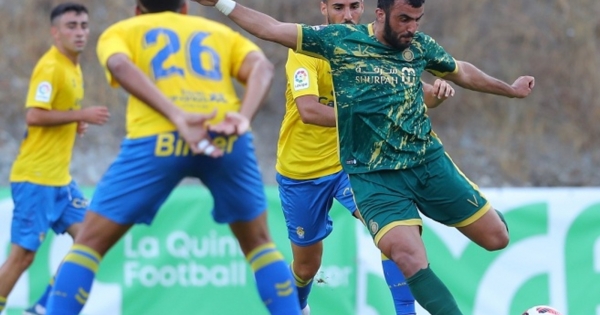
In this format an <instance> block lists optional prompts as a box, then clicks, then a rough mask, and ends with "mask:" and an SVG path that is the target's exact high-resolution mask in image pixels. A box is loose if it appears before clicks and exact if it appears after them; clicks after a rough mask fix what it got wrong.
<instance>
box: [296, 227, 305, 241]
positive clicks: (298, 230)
mask: <svg viewBox="0 0 600 315" xmlns="http://www.w3.org/2000/svg"><path fill="white" fill-rule="evenodd" d="M296 235H298V237H299V238H300V239H303V238H304V228H303V227H301V226H299V227H297V228H296Z"/></svg>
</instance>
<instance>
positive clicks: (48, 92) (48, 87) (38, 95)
mask: <svg viewBox="0 0 600 315" xmlns="http://www.w3.org/2000/svg"><path fill="white" fill-rule="evenodd" d="M51 96H52V84H50V82H48V81H43V82H40V84H38V86H37V89H36V90H35V100H36V101H38V102H50V97H51Z"/></svg>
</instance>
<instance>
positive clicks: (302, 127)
mask: <svg viewBox="0 0 600 315" xmlns="http://www.w3.org/2000/svg"><path fill="white" fill-rule="evenodd" d="M285 69H286V70H285V71H286V77H287V81H288V83H287V88H286V91H285V98H286V105H285V116H284V118H283V122H282V124H281V130H280V133H279V142H278V144H277V164H276V166H275V167H276V169H277V172H279V173H280V174H281V175H283V176H285V177H288V178H292V179H310V178H318V177H322V176H327V175H331V174H334V173H336V172H339V171H340V170H341V169H342V166H341V165H340V160H339V155H338V146H337V133H336V130H335V128H331V127H321V126H317V125H309V124H305V123H304V122H302V118H301V117H300V113H299V112H298V107H297V106H296V99H297V98H298V97H301V96H306V95H315V96H317V97H318V98H319V102H320V103H321V104H323V106H330V107H333V106H334V96H333V83H332V78H331V68H330V66H329V63H328V62H327V61H325V60H322V59H317V58H312V57H308V56H305V55H301V54H297V53H295V52H294V51H292V50H290V51H289V53H288V59H287V63H286V66H285Z"/></svg>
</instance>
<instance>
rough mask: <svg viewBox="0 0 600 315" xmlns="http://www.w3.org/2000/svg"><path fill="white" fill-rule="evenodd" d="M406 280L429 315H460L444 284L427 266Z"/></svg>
mask: <svg viewBox="0 0 600 315" xmlns="http://www.w3.org/2000/svg"><path fill="white" fill-rule="evenodd" d="M406 282H407V283H408V286H409V287H410V291H411V292H412V294H413V295H414V296H415V299H416V300H417V301H418V302H419V304H421V306H423V308H424V309H426V310H427V311H428V312H429V313H430V314H431V315H462V312H461V311H460V310H459V309H458V305H457V304H456V301H455V300H454V297H453V296H452V294H451V293H450V291H449V290H448V288H447V287H446V285H444V284H443V283H442V281H441V280H440V279H439V278H438V277H437V276H436V275H435V273H433V271H432V270H431V269H430V268H429V267H427V268H426V269H421V270H419V271H418V272H417V273H416V274H414V275H413V276H412V277H410V278H408V279H406Z"/></svg>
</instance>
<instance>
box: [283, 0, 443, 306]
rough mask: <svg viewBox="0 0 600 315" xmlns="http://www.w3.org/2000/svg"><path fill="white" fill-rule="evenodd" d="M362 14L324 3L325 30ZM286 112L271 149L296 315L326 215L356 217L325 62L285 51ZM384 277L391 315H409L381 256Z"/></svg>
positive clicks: (433, 101)
mask: <svg viewBox="0 0 600 315" xmlns="http://www.w3.org/2000/svg"><path fill="white" fill-rule="evenodd" d="M363 12H364V6H363V2H362V0H322V1H321V13H322V14H323V15H324V16H325V18H326V21H325V22H326V23H327V24H336V23H345V24H357V23H358V22H359V20H360V18H361V16H362V14H363ZM285 68H286V75H287V80H288V84H287V88H286V93H285V95H286V111H285V116H284V118H283V122H282V125H281V131H280V135H279V142H278V146H277V165H276V169H277V175H276V176H277V183H278V184H279V197H280V199H281V206H282V209H283V213H284V215H285V221H286V225H287V229H288V238H289V239H290V242H291V243H292V244H291V246H292V254H293V261H292V263H291V264H290V269H291V270H292V273H293V275H294V279H295V281H296V286H297V287H298V296H299V298H300V307H301V308H302V312H303V313H302V314H303V315H308V314H310V307H309V305H308V296H309V294H310V292H311V289H312V285H313V278H314V277H315V275H316V273H317V271H318V270H319V268H320V267H321V257H322V255H323V242H322V241H323V239H325V238H326V237H327V236H328V235H329V234H330V233H331V232H332V230H333V221H332V219H331V217H330V215H329V211H330V210H331V207H332V204H333V200H334V199H336V200H337V201H338V202H339V203H340V204H342V205H343V206H344V207H345V208H346V209H347V210H348V212H349V213H350V214H351V215H353V216H355V217H357V218H358V217H359V214H358V211H357V210H356V205H355V203H354V196H353V194H352V190H351V188H350V180H349V179H348V176H347V175H346V173H345V172H344V171H343V170H342V165H341V164H340V161H339V158H338V146H337V134H336V133H335V132H334V130H333V129H331V127H335V124H336V122H335V112H334V108H333V107H334V105H333V104H334V97H333V82H332V78H331V74H330V71H331V68H330V67H329V64H328V62H327V61H326V60H323V59H318V58H313V57H309V56H306V55H302V54H299V53H296V52H294V51H293V50H290V51H289V53H288V59H287V63H286V66H285ZM423 88H424V91H425V94H424V95H425V104H427V106H428V107H435V106H437V105H439V104H440V103H441V102H442V101H443V100H444V99H445V98H446V97H448V96H451V95H453V94H454V90H453V89H452V87H450V85H449V84H448V83H447V82H445V81H444V80H441V79H437V80H436V82H435V83H434V84H433V85H429V84H425V83H424V84H423ZM382 268H383V275H384V277H385V279H386V282H387V284H388V287H389V288H390V292H391V294H392V298H393V301H394V307H395V309H396V314H397V315H404V314H414V313H415V305H414V298H413V296H412V294H411V293H410V290H409V289H408V286H407V285H406V280H405V279H404V276H403V275H402V273H401V272H400V271H399V270H398V267H397V266H396V264H394V262H393V261H391V260H389V259H387V257H385V256H382Z"/></svg>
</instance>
